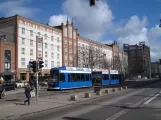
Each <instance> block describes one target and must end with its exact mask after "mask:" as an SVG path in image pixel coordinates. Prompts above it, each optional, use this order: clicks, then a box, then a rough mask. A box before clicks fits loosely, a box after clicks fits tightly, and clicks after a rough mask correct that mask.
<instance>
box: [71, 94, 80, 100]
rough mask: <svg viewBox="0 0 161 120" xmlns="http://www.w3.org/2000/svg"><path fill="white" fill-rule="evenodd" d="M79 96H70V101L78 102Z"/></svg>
mask: <svg viewBox="0 0 161 120" xmlns="http://www.w3.org/2000/svg"><path fill="white" fill-rule="evenodd" d="M77 98H78V97H77V95H72V96H70V100H73V101H76V100H77Z"/></svg>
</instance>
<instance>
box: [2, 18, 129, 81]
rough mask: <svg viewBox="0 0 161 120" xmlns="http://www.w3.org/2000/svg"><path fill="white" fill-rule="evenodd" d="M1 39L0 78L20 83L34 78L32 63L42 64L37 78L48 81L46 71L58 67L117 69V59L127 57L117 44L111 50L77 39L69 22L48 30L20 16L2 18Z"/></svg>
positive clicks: (82, 38) (72, 25)
mask: <svg viewBox="0 0 161 120" xmlns="http://www.w3.org/2000/svg"><path fill="white" fill-rule="evenodd" d="M0 36H5V38H4V39H2V40H0V54H1V56H2V57H1V58H0V66H1V68H0V75H1V74H4V73H5V74H6V73H7V74H11V75H12V74H14V75H16V77H17V79H19V80H29V77H31V76H33V75H34V74H33V73H31V72H30V71H29V68H28V67H29V65H28V64H29V61H33V60H43V61H44V68H43V69H42V71H41V72H39V73H41V74H39V75H41V76H45V77H49V74H50V72H49V70H50V69H51V68H52V67H59V66H67V67H68V66H71V67H72V66H73V67H89V68H93V69H94V68H98V69H102V68H103V69H118V63H116V61H117V59H116V58H117V57H119V55H120V56H122V59H123V56H125V55H126V54H124V53H123V52H120V49H119V46H118V45H117V42H114V44H112V46H110V45H104V44H101V43H99V42H96V41H94V40H89V39H87V38H84V37H82V36H80V35H79V34H78V30H77V29H76V28H74V24H73V22H71V23H69V21H68V18H67V22H66V24H64V23H62V24H61V25H59V26H49V25H48V24H42V23H39V22H36V21H33V20H30V19H28V18H25V17H22V16H19V15H15V16H11V17H8V18H4V17H2V18H0ZM0 38H1V37H0ZM122 54H123V55H122ZM4 59H5V60H4ZM119 60H121V59H120V58H119ZM44 79H45V78H44Z"/></svg>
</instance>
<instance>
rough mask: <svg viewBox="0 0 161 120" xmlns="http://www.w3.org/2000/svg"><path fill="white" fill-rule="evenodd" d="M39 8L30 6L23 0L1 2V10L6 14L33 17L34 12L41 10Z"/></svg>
mask: <svg viewBox="0 0 161 120" xmlns="http://www.w3.org/2000/svg"><path fill="white" fill-rule="evenodd" d="M39 11H40V10H39V9H38V8H29V7H26V6H25V5H24V1H23V0H19V1H6V2H2V3H0V12H1V13H3V14H4V15H5V16H12V15H15V14H19V15H22V16H25V17H32V16H33V15H34V13H36V12H39Z"/></svg>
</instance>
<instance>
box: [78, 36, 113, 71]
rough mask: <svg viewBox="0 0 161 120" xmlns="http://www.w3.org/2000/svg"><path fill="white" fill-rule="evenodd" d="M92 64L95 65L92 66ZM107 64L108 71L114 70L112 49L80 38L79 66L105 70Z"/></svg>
mask: <svg viewBox="0 0 161 120" xmlns="http://www.w3.org/2000/svg"><path fill="white" fill-rule="evenodd" d="M104 60H106V61H105V62H106V63H104ZM90 62H91V63H90ZM92 63H93V65H91V64H92ZM105 64H106V65H107V64H108V66H107V67H106V69H107V68H109V69H110V68H112V48H111V47H109V46H106V45H104V44H101V43H99V42H96V41H94V40H89V39H87V38H84V37H81V36H78V66H80V67H93V68H99V69H100V68H102V69H103V68H104V67H105Z"/></svg>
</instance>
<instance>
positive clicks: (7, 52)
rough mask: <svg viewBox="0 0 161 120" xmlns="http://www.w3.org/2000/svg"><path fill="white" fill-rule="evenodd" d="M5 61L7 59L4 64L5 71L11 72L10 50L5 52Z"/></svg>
mask: <svg viewBox="0 0 161 120" xmlns="http://www.w3.org/2000/svg"><path fill="white" fill-rule="evenodd" d="M4 59H5V63H4V65H5V66H4V68H5V71H8V70H11V51H10V50H5V51H4Z"/></svg>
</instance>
